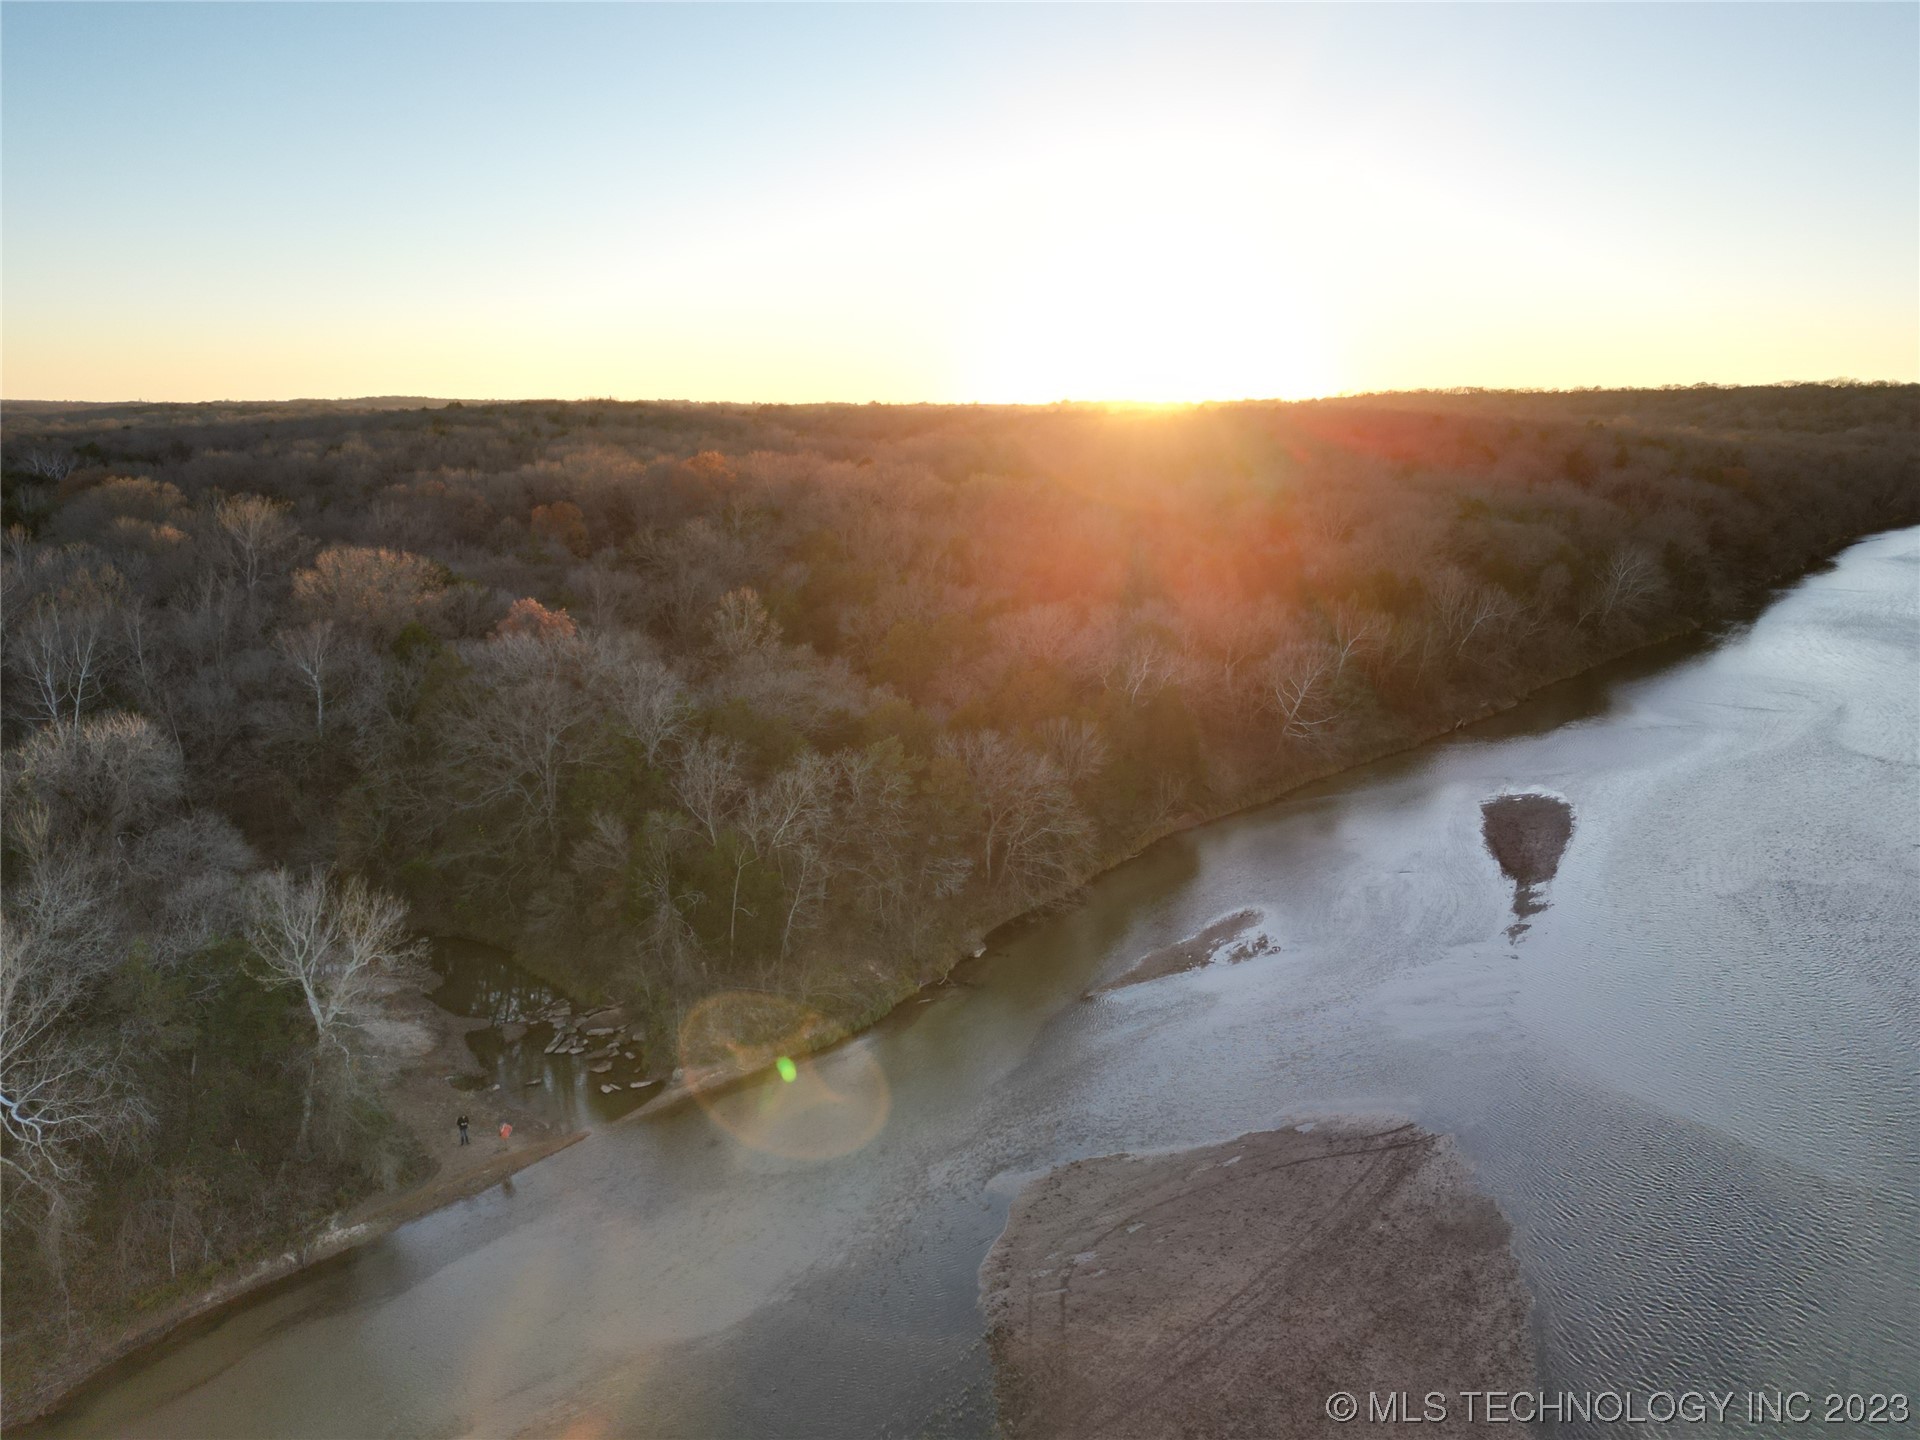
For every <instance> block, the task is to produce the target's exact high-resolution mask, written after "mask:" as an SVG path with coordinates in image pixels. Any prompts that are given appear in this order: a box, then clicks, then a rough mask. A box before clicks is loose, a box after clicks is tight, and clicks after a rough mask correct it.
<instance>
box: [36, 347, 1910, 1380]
mask: <svg viewBox="0 0 1920 1440" xmlns="http://www.w3.org/2000/svg"><path fill="white" fill-rule="evenodd" d="M0 455H3V457H4V477H3V478H4V512H5V513H4V524H5V551H4V560H3V562H0V566H3V568H0V576H3V578H4V595H3V596H0V604H3V605H4V632H3V634H4V653H3V656H0V658H3V660H4V690H3V691H0V725H3V727H4V730H3V739H4V751H3V753H0V796H3V803H4V854H3V856H0V860H3V862H4V887H3V898H4V946H3V947H0V1005H3V1006H4V1014H3V1015H0V1183H3V1184H4V1192H5V1202H6V1203H5V1231H4V1245H5V1260H6V1286H5V1295H4V1320H5V1337H6V1351H7V1370H8V1372H9V1377H10V1378H11V1377H16V1376H18V1375H19V1374H20V1373H22V1372H21V1369H20V1367H23V1366H33V1365H36V1364H45V1363H49V1362H50V1361H51V1360H53V1359H55V1358H57V1357H58V1356H60V1355H62V1354H64V1353H66V1352H68V1351H69V1350H70V1349H72V1348H73V1347H76V1346H80V1345H82V1344H84V1343H85V1340H86V1338H87V1336H88V1335H89V1334H92V1333H95V1332H96V1331H97V1330H98V1329H99V1327H101V1326H104V1325H107V1324H109V1323H112V1322H113V1321H115V1320H116V1319H120V1318H124V1317H125V1316H126V1315H127V1314H129V1313H132V1312H133V1311H134V1310H135V1309H137V1308H138V1307H141V1306H150V1305H152V1304H154V1303H156V1301H157V1299H159V1298H162V1297H165V1296H168V1295H175V1294H179V1293H181V1292H182V1291H183V1290H184V1289H186V1288H188V1287H191V1286H194V1285H196V1284H204V1283H205V1282H206V1280H207V1278H208V1277H209V1276H212V1275H215V1274H218V1273H219V1272H220V1271H221V1269H222V1268H223V1267H226V1266H230V1265H232V1264H234V1263H235V1262H236V1261H238V1260H241V1259H244V1258H247V1257H249V1256H254V1255H258V1254H260V1253H262V1252H263V1251H264V1250H268V1249H271V1248H273V1247H276V1246H282V1245H285V1244H287V1243H290V1242H291V1241H292V1240H295V1239H297V1238H298V1237H299V1236H300V1235H301V1234H303V1233H305V1232H306V1231H308V1230H310V1229H311V1228H312V1227H313V1226H315V1225H317V1224H318V1223H319V1222H320V1221H321V1220H322V1219H323V1218H324V1217H325V1216H327V1215H329V1214H332V1213H334V1212H336V1211H338V1210H339V1209H340V1208H341V1207H343V1206H345V1205H347V1204H350V1203H352V1202H353V1201H354V1200H356V1199H358V1198H360V1197H363V1196H365V1195H367V1194H370V1193H373V1192H375V1191H379V1190H382V1189H391V1188H394V1187H398V1186H402V1185H405V1184H407V1183H409V1182H410V1181H411V1180H413V1179H415V1178H417V1177H419V1176H420V1175H422V1174H423V1173H425V1172H426V1171H427V1170H428V1169H429V1168H430V1165H431V1161H430V1159H429V1158H428V1157H427V1156H426V1155H425V1154H423V1153H422V1152H421V1150H420V1147H419V1145H418V1143H417V1141H414V1140H412V1139H411V1138H410V1137H409V1136H408V1134H407V1133H406V1132H405V1131H404V1129H403V1128H402V1127H400V1126H398V1125H396V1124H395V1122H394V1120H393V1118H392V1116H391V1114H390V1113H389V1111H388V1110H387V1108H386V1107H385V1106H384V1105H383V1103H382V1098H381V1094H380V1087H379V1083H378V1076H377V1072H376V1071H375V1070H374V1069H373V1068H371V1067H369V1066H368V1065H367V1064H365V1063H363V1054H364V1049H365V1044H366V1035H367V1031H368V1027H369V1025H371V1024H372V1023H374V1021H375V1019H376V1011H377V1000H378V995H379V991H380V987H381V986H382V985H383V984H395V983H418V981H417V979H416V978H410V977H417V976H418V975H419V973H420V967H419V963H418V956H419V952H420V939H419V937H421V936H423V935H462V936H470V937H474V938H480V939H486V940H491V941H494V942H496V943H506V944H511V946H512V947H513V948H514V949H515V951H516V952H517V953H518V954H519V955H520V956H521V957H522V958H523V959H524V960H525V961H526V963H527V964H529V965H530V966H532V967H533V968H535V969H536V970H538V971H539V972H540V973H542V974H544V975H547V976H549V977H551V978H552V979H553V980H554V981H555V982H556V983H557V984H559V985H561V986H563V987H564V988H565V989H566V990H567V991H569V992H570V993H572V994H574V995H576V996H579V997H583V998H592V999H604V1000H612V1001H617V1002H619V1003H620V1004H622V1005H623V1006H625V1007H627V1009H628V1011H629V1012H630V1013H632V1014H633V1015H635V1016H638V1017H641V1023H642V1024H643V1025H644V1030H645V1036H646V1040H645V1043H646V1051H647V1055H648V1057H649V1062H650V1064H652V1065H653V1066H654V1067H655V1068H656V1069H657V1070H660V1071H663V1072H664V1071H669V1070H671V1069H672V1068H673V1067H675V1066H676V1065H680V1064H683V1063H687V1062H688V1061H689V1060H690V1059H698V1058H700V1057H698V1056H694V1057H689V1056H688V1055H686V1054H684V1053H682V1052H683V1048H684V1047H683V1046H682V1044H681V1037H682V1033H683V1021H684V1019H685V1017H686V1016H687V1015H688V1013H689V1012H690V1010H691V1009H692V1007H693V1006H694V1005H696V1004H697V1002H699V1001H700V1000H702V999H703V998H705V997H708V996H711V995H714V994H716V993H721V992H735V991H745V992H756V993H771V994H775V995H778V996H782V997H787V998H789V999H791V1000H792V1001H794V1002H797V1003H798V1004H799V1005H803V1006H805V1007H806V1008H807V1009H808V1010H809V1011H811V1012H813V1013H816V1014H818V1015H819V1016H821V1017H824V1020H825V1022H827V1023H828V1024H829V1025H830V1026H831V1027H835V1028H838V1029H845V1028H847V1027H852V1026H857V1025H860V1024H863V1023H867V1022H869V1021H870V1020H872V1019H873V1018H874V1017H876V1016H878V1015H879V1014H881V1013H883V1012H884V1011H885V1010H886V1009H888V1008H889V1007H890V1006H891V1005H893V1004H894V1003H896V1002H897V1001H898V1000H899V999H901V998H902V997H903V996H905V995H906V994H908V993H910V992H912V991H913V990H914V989H916V988H917V987H919V986H922V985H924V984H926V983H928V982H930V981H932V980H934V979H937V978H938V977H940V976H941V975H943V974H944V973H945V972H946V971H947V970H948V968H949V967H950V966H951V965H952V964H953V962H954V961H955V959H956V958H957V957H958V956H960V955H961V954H963V953H965V952H966V951H967V950H969V949H971V948H972V947H973V946H975V945H977V944H978V943H980V941H981V938H982V937H983V936H984V935H985V934H986V933H987V932H988V931H989V930H990V929H991V928H992V927H994V926H996V925H998V924H1001V923H1003V922H1005V921H1007V920H1009V919H1011V918H1013V917H1015V916H1017V915H1019V914H1021V913H1023V912H1025V911H1028V910H1031V909H1033V908H1035V907H1038V906H1045V905H1053V904H1061V903H1070V900H1071V896H1072V895H1073V893H1074V892H1075V890H1076V889H1077V888H1078V887H1079V886H1080V885H1081V884H1083V883H1084V882H1085V881H1086V880H1087V879H1088V878H1089V877H1090V876H1092V875H1093V874H1095V873H1097V872H1098V871H1099V870H1100V869H1101V868H1103V867H1105V866H1107V865H1109V864H1112V863H1114V862H1115V861H1117V860H1118V859H1120V858H1123V857H1125V856H1127V855H1130V854H1132V853H1134V852H1136V851H1137V850H1139V849H1140V848H1141V846H1142V845H1144V844H1146V843H1148V842H1149V841H1151V840H1152V839H1154V838H1156V837H1158V836H1160V835H1163V834H1165V833H1167V832H1169V831H1170V830H1172V829H1174V828H1176V827H1178V826H1182V825H1186V824H1191V823H1195V822H1196V821H1198V820H1201V819H1204V818H1208V817H1212V816H1216V815H1219V814H1222V813H1225V812H1227V811H1230V810H1233V809H1235V808H1239V807H1242V806H1245V805H1248V804H1251V803H1255V802H1257V801H1259V800H1262V799H1265V798H1268V797H1271V796H1273V795H1276V794H1279V793H1281V792H1282V791H1284V790H1285V789H1287V788H1288V787H1290V786H1292V785H1296V784H1299V783H1301V782H1302V781H1304V780H1306V779H1309V778H1313V777H1315V776H1318V775H1322V774H1325V773H1328V772H1330V771H1331V770H1333V769H1336V768H1339V767H1341V766H1343V765H1348V764H1352V763H1356V762H1358V761H1360V760H1363V759H1368V758H1372V757H1374V756H1378V755H1381V754H1384V753H1387V752H1390V751H1392V750H1394V749H1396V748H1399V747H1403V746H1406V745H1409V744H1412V743H1415V742H1417V741H1418V740H1420V739H1423V738H1426V737H1429V736H1432V735H1435V734H1438V733H1440V732H1443V731H1445V730H1447V729H1449V728H1451V727H1453V726H1455V725H1458V724H1460V723H1462V722H1464V721H1466V720H1468V719H1471V718H1474V717H1477V716H1480V715H1483V714H1485V713H1487V712H1488V711H1489V710H1490V709H1492V708H1494V707H1497V706H1500V705H1503V704H1506V703H1509V702H1511V701H1512V700H1514V699H1515V698H1517V697H1519V696H1520V695H1523V694H1525V693H1526V692H1528V691H1529V690H1532V689H1535V688H1537V687H1539V686H1540V685H1542V684H1545V683H1548V682H1550V681H1552V680H1555V679H1558V678H1562V677H1565V676H1568V675H1571V674H1573V673H1576V672H1578V671H1580V670H1582V669H1585V668H1587V667H1589V666H1591V665H1593V664H1596V663H1598V662H1600V661H1602V660H1604V659H1607V658H1609V657H1613V656H1616V655H1619V654H1622V653H1624V652H1626V651H1629V650H1632V649H1634V648H1636V647H1639V646H1642V645H1645V644H1647V643H1649V642H1651V641H1653V640H1656V639H1659V638H1661V637H1664V636H1668V635H1672V634H1675V633H1678V632H1680V631H1682V630H1686V629H1689V628H1692V627H1697V626H1712V625H1716V624H1721V623H1726V622H1729V621H1733V620H1737V619H1738V618H1739V617H1740V616H1741V615H1742V614H1743V612H1744V611H1745V609H1746V607H1748V606H1750V605H1752V604H1753V603H1754V602H1755V600H1756V599H1757V598H1759V597H1760V596H1762V595H1763V594H1764V593H1765V591H1766V588H1767V587H1768V586H1769V585H1771V584H1773V583H1776V582H1779V581H1781V580H1784V579H1787V578H1790V577H1792V576H1794V575H1796V574H1798V573H1800V572H1802V571H1804V570H1805V569H1806V568H1807V567H1809V566H1811V565H1813V564H1816V563H1818V562H1819V561H1820V560H1822V559H1823V558H1825V557H1826V556H1828V555H1830V554H1832V553H1833V552H1834V551H1835V550H1836V549H1837V548H1839V547H1840V546H1842V545H1844V544H1845V543H1846V542H1848V541H1850V540H1852V539H1855V538H1857V537H1859V536H1861V535H1863V534H1866V533H1869V532H1872V531H1875V530H1880V529H1885V528H1889V527H1893V526H1900V525H1910V524H1914V523H1916V522H1920V468H1917V461H1920V387H1915V386H1895V385H1874V384H1857V385H1856V384H1833V385H1795V386H1779V387H1757V388H1718V387H1706V386H1702V387H1692V388H1682V389H1669V390H1657V391H1627V392H1623V391H1574V392H1557V393H1495V392H1446V393H1440V392H1434V393H1414V394H1395V395H1375V396H1360V397H1353V398H1343V399H1338V400H1326V401H1315V402H1303V403H1295V404H1280V403H1244V404H1231V405H1209V406H1199V407H1180V408H1167V409H1157V408H1143V407H1133V408H1126V407H1097V406H1075V405H1061V406H1052V407H1038V408H1028V407H1022V408H998V407H980V406H952V407H938V406H921V407H912V406H884V407H883V406H877V405H873V406H771V405H760V406H753V405H710V404H703V405H695V404H673V403H644V404H640V403H625V402H615V401H611V400H608V401H584V402H568V403H559V402H514V403H482V402H473V401H468V402H465V403H462V402H452V403H447V402H441V401H426V400H417V399H397V400H391V401H382V402H359V403H347V402H342V403H321V402H297V403H287V404H237V403H236V404H208V405H140V404H124V405H57V404H50V403H32V402H19V403H10V404H9V405H8V406H7V407H6V414H5V431H4V445H3V447H0ZM10 1388H11V1387H10Z"/></svg>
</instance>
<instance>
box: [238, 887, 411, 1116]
mask: <svg viewBox="0 0 1920 1440" xmlns="http://www.w3.org/2000/svg"><path fill="white" fill-rule="evenodd" d="M241 918H242V927H243V933H244V934H245V936H246V939H247V943H248V945H249V946H251V947H252V949H253V952H254V954H255V955H256V956H258V957H259V960H260V963H261V965H262V966H263V967H264V969H265V971H266V975H267V978H268V979H269V980H270V981H272V982H274V983H277V984H281V985H286V986H289V987H291V988H293V989H296V990H298V991H299V992H300V998H301V1000H302V1001H303V1002H305V1005H306V1009H307V1015H308V1017H309V1018H310V1019H311V1020H312V1021H313V1031H314V1051H315V1062H316V1063H315V1065H314V1066H313V1068H312V1069H311V1070H310V1072H309V1077H308V1085H307V1094H306V1100H305V1103H304V1105H303V1106H302V1110H301V1117H300V1134H299V1136H298V1137H297V1139H296V1141H295V1145H294V1148H295V1150H296V1152H299V1151H304V1149H305V1148H306V1143H307V1132H308V1129H309V1126H310V1125H311V1123H312V1120H313V1104H314V1092H315V1089H316V1087H317V1085H318V1081H319V1075H320V1070H321V1063H322V1062H324V1060H325V1059H326V1058H328V1056H329V1055H331V1056H332V1057H334V1058H336V1059H337V1060H339V1061H340V1062H343V1063H344V1065H345V1066H346V1068H347V1070H348V1072H349V1073H351V1070H352V1065H353V1060H354V1048H353V1044H352V1039H351V1037H352V1033H353V1031H354V1030H355V1029H357V1028H358V1027H359V1025H360V1024H361V1023H362V1021H363V1020H364V1018H365V1015H366V1011H367V1008H368V1003H369V1001H370V1000H371V999H372V996H373V994H374V990H375V987H376V984H377V983H378V981H379V980H380V979H381V977H382V975H383V974H384V972H386V971H388V970H390V969H392V968H393V967H394V966H396V965H398V964H400V963H402V962H403V961H405V960H408V959H411V958H412V957H413V956H414V955H415V954H417V953H418V950H419V946H418V944H417V943H416V942H411V941H409V940H408V938H407V908H406V906H405V905H404V904H403V903H402V902H400V901H399V900H396V899H394V898H393V897H392V896H389V895H383V894H380V893H379V892H378V891H375V890H371V889H369V888H368V887H367V886H366V884H365V883H364V882H363V881H361V880H360V879H359V877H357V876H349V877H347V878H346V879H345V880H342V881H338V882H336V881H335V880H334V879H333V877H332V874H331V872H330V871H329V870H327V869H323V868H316V869H314V870H311V871H309V872H308V873H307V875H306V876H305V878H297V877H295V876H294V875H292V874H291V873H289V872H288V871H286V870H284V869H275V870H272V871H270V872H268V873H267V874H264V875H259V876H256V877H255V878H254V879H253V880H252V881H251V882H249V884H248V886H247V888H246V890H245V892H244V895H243V897H242V902H241Z"/></svg>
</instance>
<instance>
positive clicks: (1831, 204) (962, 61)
mask: <svg viewBox="0 0 1920 1440" xmlns="http://www.w3.org/2000/svg"><path fill="white" fill-rule="evenodd" d="M1916 257H1920V6H1917V5H1914V4H1907V3H1900V4H1869V5H1850V4H1818V5H1804V6H1803V5H1796V4H1763V5H1745V4H1709V5H1698V6H1695V5H1678V4H1675V5H1631V4H1620V5H1598V6H1589V5H1580V4H1532V5H1465V6H1454V5H1444V4H1427V5H1415V6H1395V5H1360V4H1352V5H1332V6H1311V5H1301V6H1283V5H1274V6H1254V5H1243V6H1227V7H1215V6H1210V5H1179V6H1164V7H1162V6H1125V7H1121V6H1105V5H1096V4H1086V5H1050V6H1002V5H962V6H938V5H924V6H920V5H915V6H909V5H897V6H877V5H870V6H844V7H843V6H838V5H824V4H823V5H786V6H758V5H703V6H679V5H620V4H583V5H573V4H546V5H518V4H487V5H471V6H470V5H464V4H420V5H401V4H391V5H389V4H338V5H331V4H330V5H305V4H274V5H264V4H262V5H231V4H212V5H168V4H138V5H117V4H41V3H31V4H21V3H7V4H5V5H4V6H0V394H4V395H6V396H7V397H9V398H36V399H68V400H125V399H147V400H211V399H285V398H294V397H321V396H326V397H339V396H361V395H433V396H461V397H473V398H499V397H535V396H537V397H542V398H546V397H556V398H579V397H588V396H612V397H618V398H622V399H642V398H677V399H693V400H739V401H815V400H845V401H862V402H864V401H871V400H878V401H963V402H966V401H981V402H988V401H995V402H998V401H1018V402H1051V401H1055V400H1061V399H1075V400H1132V401H1164V402H1180V401H1193V400H1207V399H1213V400H1226V399H1237V398H1245V397H1281V398H1297V397H1300V396H1306V395H1318V394H1331V393H1338V392H1345V391H1373V390H1386V389H1405V388H1418V387H1446V386H1458V385H1481V386H1498V387H1506V386H1520V387H1570V386H1582V385H1658V384H1687V383H1693V382H1696V381H1712V382H1720V383H1740V382H1772V381H1781V380H1795V379H1831V378H1837V377H1843V376H1845V377H1854V378H1863V379H1893V380H1913V379H1916V378H1920V259H1917V258H1916Z"/></svg>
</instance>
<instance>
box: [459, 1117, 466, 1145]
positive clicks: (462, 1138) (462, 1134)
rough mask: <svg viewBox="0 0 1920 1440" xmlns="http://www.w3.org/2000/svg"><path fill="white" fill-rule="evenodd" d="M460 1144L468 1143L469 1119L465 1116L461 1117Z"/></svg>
mask: <svg viewBox="0 0 1920 1440" xmlns="http://www.w3.org/2000/svg"><path fill="white" fill-rule="evenodd" d="M460 1143H461V1144H462V1145H465V1144H466V1143H467V1117H466V1116H464V1115H462V1116H461V1117H460Z"/></svg>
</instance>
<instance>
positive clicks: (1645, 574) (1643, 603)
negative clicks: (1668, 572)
mask: <svg viewBox="0 0 1920 1440" xmlns="http://www.w3.org/2000/svg"><path fill="white" fill-rule="evenodd" d="M1662 588H1663V582H1662V579H1661V575H1660V562H1659V561H1658V560H1656V559H1655V558H1654V557H1653V556H1652V555H1651V554H1649V553H1648V552H1647V551H1646V550H1644V549H1642V548H1640V547H1639V546H1637V545H1621V546H1619V547H1617V548H1616V549H1615V550H1614V551H1613V553H1612V554H1610V555H1609V556H1608V557H1607V559H1606V563H1605V564H1603V565H1602V566H1601V567H1600V570H1599V572H1598V573H1597V574H1596V575H1595V576H1594V577H1593V583H1592V584H1591V585H1590V586H1588V588H1587V592H1586V597H1585V603H1584V604H1583V605H1582V606H1581V608H1580V623H1581V624H1583V625H1585V624H1588V623H1592V624H1594V625H1598V626H1600V627H1601V628H1603V629H1604V628H1605V627H1606V626H1607V625H1608V624H1610V623H1611V622H1612V621H1614V620H1616V619H1621V620H1630V619H1632V618H1633V617H1634V616H1636V615H1638V614H1640V613H1642V612H1643V611H1645V610H1646V609H1647V608H1648V607H1649V606H1651V605H1652V604H1653V602H1654V601H1655V600H1657V599H1658V598H1659V596H1660V592H1661V589H1662Z"/></svg>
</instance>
